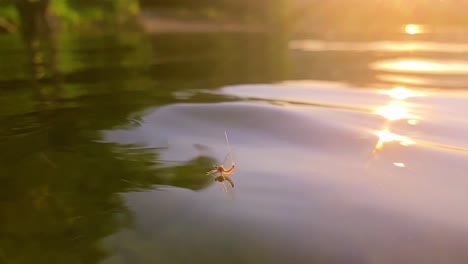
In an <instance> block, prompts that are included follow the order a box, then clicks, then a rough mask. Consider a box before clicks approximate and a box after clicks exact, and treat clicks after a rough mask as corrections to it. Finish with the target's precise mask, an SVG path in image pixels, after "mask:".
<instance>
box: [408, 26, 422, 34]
mask: <svg viewBox="0 0 468 264" xmlns="http://www.w3.org/2000/svg"><path fill="white" fill-rule="evenodd" d="M405 31H406V33H407V34H410V35H414V34H420V33H422V28H421V26H419V25H416V24H408V25H406V27H405Z"/></svg>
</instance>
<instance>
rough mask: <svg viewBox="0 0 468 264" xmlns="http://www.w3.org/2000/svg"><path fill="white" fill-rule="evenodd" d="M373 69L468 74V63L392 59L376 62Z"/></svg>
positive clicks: (372, 65) (372, 66)
mask: <svg viewBox="0 0 468 264" xmlns="http://www.w3.org/2000/svg"><path fill="white" fill-rule="evenodd" d="M370 67H371V69H374V70H379V71H385V72H407V73H427V74H468V62H467V61H454V60H450V61H442V60H426V59H417V58H415V59H411V58H409V59H404V58H403V59H401V58H400V59H390V60H382V61H376V62H374V63H372V64H371V65H370Z"/></svg>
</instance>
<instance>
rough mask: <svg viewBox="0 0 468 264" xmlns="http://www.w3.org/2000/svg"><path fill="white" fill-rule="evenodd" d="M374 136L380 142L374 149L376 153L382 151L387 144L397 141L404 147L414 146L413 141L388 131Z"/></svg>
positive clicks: (379, 132) (385, 130) (382, 131)
mask: <svg viewBox="0 0 468 264" xmlns="http://www.w3.org/2000/svg"><path fill="white" fill-rule="evenodd" d="M374 134H375V135H376V136H377V137H378V138H379V141H378V142H377V144H376V145H375V147H374V151H379V150H381V149H382V147H383V145H384V144H385V143H390V142H395V141H397V142H400V145H403V146H409V145H412V144H414V141H413V140H411V139H409V138H407V137H404V136H400V135H397V134H395V133H392V132H390V131H389V130H388V129H383V130H380V131H377V132H375V133H374Z"/></svg>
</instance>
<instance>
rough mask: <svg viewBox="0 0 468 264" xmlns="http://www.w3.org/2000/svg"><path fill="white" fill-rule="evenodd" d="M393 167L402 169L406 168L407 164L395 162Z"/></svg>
mask: <svg viewBox="0 0 468 264" xmlns="http://www.w3.org/2000/svg"><path fill="white" fill-rule="evenodd" d="M393 165H395V166H397V167H400V168H404V167H406V165H405V163H403V162H394V163H393Z"/></svg>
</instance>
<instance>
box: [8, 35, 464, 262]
mask: <svg viewBox="0 0 468 264" xmlns="http://www.w3.org/2000/svg"><path fill="white" fill-rule="evenodd" d="M467 74H468V44H465V43H462V42H457V43H444V42H440V41H439V42H432V41H427V40H425V41H422V40H420V41H414V40H405V41H379V42H339V41H328V42H324V41H320V40H296V41H293V42H290V43H287V42H285V41H283V40H281V39H277V38H274V37H272V36H265V35H259V34H239V33H237V34H234V33H231V34H228V33H212V34H159V35H146V34H144V33H124V32H120V33H107V34H102V33H100V34H64V33H62V34H59V35H56V36H53V37H51V38H45V39H37V40H35V41H33V42H31V43H29V45H28V43H24V41H22V39H21V38H20V36H17V35H2V36H0V149H1V150H2V151H1V152H0V161H1V166H0V263H218V262H219V263H467V262H468V253H467V252H466V250H465V249H466V247H467V246H468V224H467V223H468V211H467V209H466V204H468V195H467V194H466V189H467V187H468V178H467V174H466V171H467V170H468V138H467V136H466V135H467V134H468V119H467V113H468V104H467V103H468V93H467V92H466V91H467V90H465V88H468V85H467V81H468V78H467V77H466V76H467ZM225 131H227V133H228V135H229V140H230V144H231V146H232V156H233V159H234V161H235V163H236V171H235V173H234V175H232V178H233V180H234V182H235V185H236V186H235V188H231V187H230V186H229V185H223V184H222V183H219V182H215V181H214V180H213V178H214V177H211V176H207V175H205V173H206V172H207V171H209V170H210V169H211V166H212V165H213V164H220V163H222V162H223V160H225V164H226V165H230V164H229V163H230V161H229V160H230V159H229V155H227V154H228V153H229V151H228V146H227V144H226V142H225V137H224V132H225ZM225 157H227V159H225ZM226 160H227V161H226Z"/></svg>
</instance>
